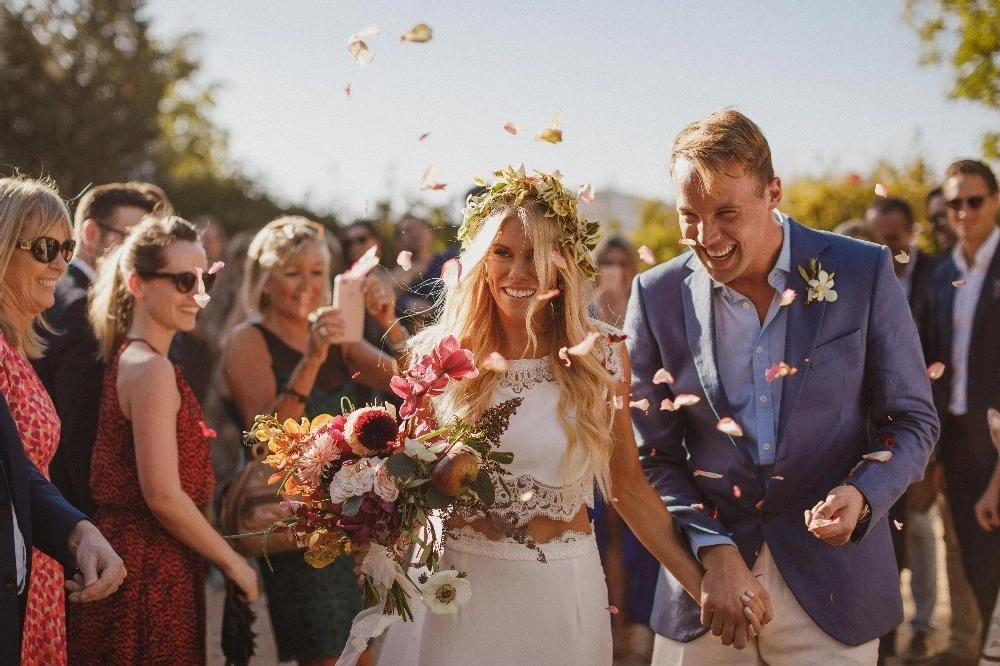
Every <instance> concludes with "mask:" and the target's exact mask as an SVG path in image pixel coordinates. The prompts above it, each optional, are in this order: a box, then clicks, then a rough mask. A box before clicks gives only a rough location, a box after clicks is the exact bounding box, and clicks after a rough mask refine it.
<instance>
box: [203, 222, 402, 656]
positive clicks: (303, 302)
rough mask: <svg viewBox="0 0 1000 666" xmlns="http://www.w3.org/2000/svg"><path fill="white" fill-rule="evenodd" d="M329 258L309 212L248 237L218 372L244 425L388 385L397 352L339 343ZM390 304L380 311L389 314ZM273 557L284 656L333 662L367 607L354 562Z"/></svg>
mask: <svg viewBox="0 0 1000 666" xmlns="http://www.w3.org/2000/svg"><path fill="white" fill-rule="evenodd" d="M330 263H331V256H330V246H329V244H328V242H327V239H326V236H325V231H324V229H323V227H322V226H320V225H318V224H316V223H315V222H311V221H309V220H307V219H305V218H302V217H282V218H279V219H277V220H274V221H273V222H271V223H269V224H268V225H267V226H265V227H264V228H263V229H261V230H260V231H259V232H258V233H257V235H256V236H255V237H254V240H253V242H252V243H251V244H250V251H249V253H248V255H247V264H246V270H245V274H246V278H245V282H244V292H243V294H244V300H245V302H246V304H247V307H248V310H249V312H250V317H249V318H248V320H247V322H245V323H244V324H243V325H241V326H240V327H238V328H236V329H235V330H234V331H233V333H232V335H231V336H230V338H229V341H228V342H227V344H226V347H225V349H224V351H223V357H222V362H221V372H220V374H219V390H220V393H221V395H222V396H223V398H224V399H225V400H227V401H228V402H229V403H230V404H231V407H232V409H231V411H232V412H233V416H234V420H235V421H236V422H237V423H238V424H239V426H240V428H241V429H242V430H249V429H250V427H251V426H252V425H253V422H254V417H255V416H256V415H257V414H263V413H276V414H277V415H278V418H279V419H281V420H284V419H288V418H291V419H295V420H298V419H299V418H301V417H302V416H306V417H308V418H312V417H315V416H316V415H318V414H321V413H324V412H326V413H332V414H339V413H340V412H341V400H342V399H343V398H348V399H350V400H351V402H352V403H353V404H354V405H359V404H361V403H360V402H359V397H358V396H359V393H358V389H359V386H358V383H360V384H365V385H368V386H370V387H372V388H375V389H378V390H381V391H385V392H388V391H389V380H390V378H391V377H392V375H393V374H394V373H395V372H396V364H395V361H394V360H393V359H392V358H391V357H390V356H387V355H385V354H383V353H381V352H379V351H378V350H377V349H375V348H374V347H373V346H372V345H371V344H369V343H367V342H365V341H360V342H343V343H341V342H339V341H340V340H341V338H342V337H343V333H344V330H343V329H344V322H343V318H342V317H341V313H340V312H338V311H337V310H335V309H332V308H330V307H324V305H325V304H327V303H329V302H330V275H331V266H330ZM392 307H393V306H392V305H388V306H383V307H382V309H383V310H387V311H388V312H389V315H390V316H391V315H392ZM355 373H360V374H358V378H357V382H358V383H356V382H355V381H354V380H353V379H352V378H351V377H352V375H353V374H355ZM249 464H256V463H249ZM269 559H270V564H271V566H267V565H264V566H262V567H261V568H262V571H263V575H264V587H265V590H266V592H267V604H268V611H269V613H270V616H271V624H272V626H273V628H274V635H275V639H276V641H277V644H278V657H279V660H280V661H297V662H298V663H299V664H300V666H306V665H314V664H317V665H318V664H332V663H334V660H335V659H336V658H337V657H338V656H339V655H340V653H341V651H342V650H343V649H344V645H345V644H346V642H347V637H348V634H349V633H350V629H351V620H352V619H353V617H354V615H356V614H357V613H358V612H359V611H360V610H361V596H360V593H359V591H358V588H357V586H356V585H355V579H354V575H353V573H352V563H351V561H350V560H349V559H347V558H341V559H340V560H337V561H335V562H334V563H333V564H331V565H330V566H327V567H325V568H322V569H316V568H313V567H311V566H309V565H308V564H306V562H305V561H304V560H303V557H302V552H301V551H296V552H291V553H282V554H274V555H270V558H269ZM272 567H273V571H272V569H271V568H272Z"/></svg>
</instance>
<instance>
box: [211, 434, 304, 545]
mask: <svg viewBox="0 0 1000 666" xmlns="http://www.w3.org/2000/svg"><path fill="white" fill-rule="evenodd" d="M266 455H267V444H265V443H263V442H256V443H255V445H254V447H253V451H252V453H251V456H250V459H249V460H248V461H247V462H246V464H244V465H243V468H242V469H241V470H240V471H239V472H238V473H237V474H236V477H235V478H234V479H233V480H232V481H231V482H230V483H229V485H228V486H227V487H226V489H225V491H223V493H222V503H221V506H220V508H219V528H220V529H221V530H222V534H223V535H224V536H227V537H233V536H236V535H238V534H254V536H245V537H240V538H238V539H230V542H231V543H232V546H233V548H234V549H235V550H236V552H238V553H240V554H241V555H243V556H245V557H261V556H263V555H264V550H263V546H264V536H263V535H262V534H255V533H258V532H263V531H264V530H266V529H267V528H268V527H270V526H271V525H272V524H273V523H274V522H275V521H278V520H281V519H282V518H284V517H285V516H286V515H287V513H286V512H285V511H283V510H282V509H281V506H280V501H281V500H280V499H279V498H278V492H277V491H278V487H277V485H268V483H267V480H268V479H269V478H270V477H271V474H273V473H274V470H272V469H271V468H270V467H268V466H267V465H265V464H264V463H263V460H264V458H265V456H266ZM298 549H299V547H298V545H297V544H296V543H295V541H294V540H293V539H291V538H290V537H289V536H287V535H286V534H282V533H278V532H273V533H271V534H270V535H268V537H267V554H268V555H277V554H280V553H290V552H293V551H296V550H298Z"/></svg>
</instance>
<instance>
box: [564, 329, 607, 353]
mask: <svg viewBox="0 0 1000 666" xmlns="http://www.w3.org/2000/svg"><path fill="white" fill-rule="evenodd" d="M600 337H601V334H600V333H598V332H597V331H591V332H590V333H587V337H585V338H584V339H583V340H581V341H580V342H578V343H576V344H575V345H573V346H572V347H570V348H569V349H567V350H566V353H567V354H569V355H570V356H586V355H587V354H589V353H590V352H591V351H592V350H593V349H594V343H596V342H597V340H598V338H600Z"/></svg>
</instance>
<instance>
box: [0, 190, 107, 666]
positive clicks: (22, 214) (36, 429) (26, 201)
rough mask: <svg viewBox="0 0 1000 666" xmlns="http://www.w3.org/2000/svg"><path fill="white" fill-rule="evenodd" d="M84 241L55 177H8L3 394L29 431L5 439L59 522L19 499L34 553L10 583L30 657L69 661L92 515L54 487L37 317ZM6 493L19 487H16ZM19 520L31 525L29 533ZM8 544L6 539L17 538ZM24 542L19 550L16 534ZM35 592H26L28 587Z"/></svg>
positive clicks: (0, 365) (24, 657)
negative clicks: (85, 525)
mask: <svg viewBox="0 0 1000 666" xmlns="http://www.w3.org/2000/svg"><path fill="white" fill-rule="evenodd" d="M75 244H76V243H75V241H73V240H72V227H71V226H70V220H69V212H68V211H67V210H66V205H65V204H64V203H63V201H62V200H61V199H60V198H59V195H58V194H57V193H56V191H55V190H54V189H53V188H52V187H51V186H50V185H49V184H48V183H46V182H43V181H35V180H30V179H27V178H2V179H0V393H2V394H3V397H4V398H5V402H6V404H7V405H9V409H10V412H9V413H10V415H11V416H12V417H13V422H14V424H15V425H16V429H17V432H18V433H19V434H20V440H21V441H20V442H15V441H13V436H10V437H8V436H7V434H6V432H5V439H8V440H10V441H7V442H6V446H5V448H6V453H7V455H8V456H9V458H10V460H11V461H14V460H16V461H17V462H18V465H19V468H20V472H21V475H22V476H21V479H20V482H21V483H22V484H23V483H24V479H25V475H26V474H30V478H31V480H32V481H31V483H32V487H34V485H35V484H39V486H40V487H41V488H44V490H43V491H41V492H39V493H37V494H36V493H35V492H34V490H33V491H32V496H31V500H32V501H34V500H37V501H38V502H39V505H40V506H39V511H40V515H48V514H44V513H41V511H45V510H47V511H51V512H52V513H51V518H52V519H53V522H54V524H53V526H52V527H53V528H54V529H52V530H48V529H47V527H44V526H36V525H32V523H33V522H34V521H33V520H32V518H33V516H31V514H29V513H27V509H28V506H25V505H24V504H26V503H27V500H28V497H27V496H25V495H22V496H21V497H20V499H21V500H24V502H22V505H21V506H15V509H17V512H16V513H14V514H13V515H14V516H15V522H14V527H15V529H14V531H13V532H12V533H11V535H12V539H13V538H14V537H15V535H18V534H21V535H22V540H21V551H20V552H21V553H22V555H23V554H24V553H27V557H28V558H30V562H23V561H20V560H19V561H18V562H17V565H18V566H17V578H16V579H15V578H14V577H7V578H5V581H6V584H5V586H4V589H5V590H13V589H15V587H16V591H17V593H18V595H19V597H20V598H19V601H21V602H22V605H21V611H22V612H21V613H19V615H20V616H21V618H22V623H23V627H24V633H23V645H22V647H21V650H22V653H21V663H22V664H40V665H49V664H55V665H59V664H65V663H66V619H65V596H64V591H63V584H64V580H65V578H66V576H64V574H63V563H66V562H67V560H68V561H69V563H70V564H69V567H70V568H69V572H70V574H71V575H70V576H69V577H72V572H73V570H74V568H75V566H76V565H75V563H73V560H72V559H71V558H67V557H66V553H65V547H66V540H65V539H66V537H67V533H69V532H70V530H71V529H72V528H73V525H74V524H75V523H76V522H78V521H80V520H81V519H82V518H83V516H82V515H81V514H79V513H78V512H77V511H72V510H69V508H68V507H67V506H65V504H64V502H63V501H62V498H60V497H57V496H56V494H54V493H53V492H52V491H51V489H50V487H49V484H48V481H47V479H48V476H49V463H50V462H51V460H52V456H53V455H54V454H55V452H56V448H57V446H58V444H59V429H60V424H59V415H58V414H57V412H56V409H55V406H54V405H53V404H52V400H51V398H50V397H49V394H48V393H47V392H46V390H45V387H44V386H43V385H42V382H41V380H40V379H39V378H38V375H37V374H36V373H35V370H34V368H32V366H31V364H30V363H29V361H28V359H29V358H33V357H38V356H39V355H40V354H41V353H42V352H43V351H44V350H45V341H44V339H43V338H42V336H41V335H40V334H39V332H38V329H36V328H35V325H36V324H37V325H39V327H40V328H42V329H44V328H46V327H47V325H46V324H45V321H44V319H43V318H42V317H41V315H42V312H43V311H44V310H46V309H47V308H49V307H51V306H52V303H53V300H54V298H55V296H54V294H55V287H56V284H57V283H58V280H59V278H60V276H62V274H63V273H64V272H65V271H66V266H67V263H68V262H69V260H70V259H71V258H72V256H73V250H74V247H75ZM22 443H23V453H22V450H21V449H20V446H21V445H22ZM22 456H23V457H24V458H27V463H28V465H30V468H31V469H32V471H31V472H30V473H29V472H28V471H27V465H25V463H24V462H23V458H22ZM9 482H10V481H9V480H8V483H9ZM24 489H25V488H24V486H23V485H22V486H21V487H20V488H17V487H15V488H14V490H13V494H15V496H16V495H17V493H18V491H21V492H23V491H24ZM6 492H7V493H11V492H12V491H11V490H10V487H9V486H7V487H6ZM15 499H18V498H17V497H15ZM3 506H4V507H6V509H7V510H6V511H4V513H6V514H7V515H11V512H10V504H9V500H8V501H7V502H5V503H4V504H3ZM18 514H20V515H18ZM19 521H20V522H19ZM29 526H30V527H29ZM5 527H6V525H5ZM18 527H21V528H22V530H24V531H23V533H22V532H21V531H20V530H18V529H17V528H18ZM31 527H34V528H35V529H36V530H37V532H38V533H39V543H40V545H42V546H44V550H45V551H46V552H48V553H53V554H54V555H55V556H56V557H52V556H50V555H47V554H46V553H44V552H42V550H39V549H37V548H36V549H31V550H28V549H26V548H25V547H24V546H25V544H29V543H30V538H25V537H26V536H30V532H28V530H29V529H31ZM43 535H44V537H45V538H44V539H43V538H42V536H43ZM52 537H55V541H53V540H51V539H52ZM4 543H5V545H4V548H6V547H7V546H6V544H8V543H11V540H5V542H4ZM14 543H15V557H17V556H16V553H17V552H18V549H17V545H16V544H17V542H16V540H14ZM112 555H113V553H112ZM15 557H11V558H9V559H8V558H7V557H6V556H5V557H4V558H3V561H4V564H5V565H6V564H7V563H8V562H11V563H13V562H14V559H15ZM119 564H120V563H119ZM25 565H27V567H25ZM27 571H30V572H31V574H32V576H33V578H32V581H31V583H32V584H31V585H30V586H28V585H27V577H26V572H27ZM122 573H124V572H122ZM15 580H16V583H17V584H16V586H15V585H14V582H15ZM120 581H121V579H120V578H119V579H118V582H119V583H120ZM116 586H117V585H116ZM25 592H26V599H25V598H24V597H23V596H21V595H22V594H23V593H25ZM8 611H9V607H7V608H5V611H4V616H5V618H6V619H7V620H9V619H10V617H11V616H10V615H9V614H8ZM15 637H17V638H20V637H21V632H20V631H18V632H16V633H14V634H13V635H11V636H10V638H11V639H13V638H15ZM4 642H5V643H7V647H6V648H5V651H4V653H5V654H9V650H10V649H11V646H12V645H14V643H12V642H10V643H8V642H7V641H6V640H5V639H4Z"/></svg>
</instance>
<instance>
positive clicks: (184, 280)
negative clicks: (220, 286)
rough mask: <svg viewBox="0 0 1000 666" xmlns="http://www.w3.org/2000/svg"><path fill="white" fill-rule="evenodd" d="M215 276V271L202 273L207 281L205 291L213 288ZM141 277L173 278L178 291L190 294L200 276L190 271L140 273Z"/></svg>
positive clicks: (203, 278)
mask: <svg viewBox="0 0 1000 666" xmlns="http://www.w3.org/2000/svg"><path fill="white" fill-rule="evenodd" d="M215 276H216V274H215V273H202V276H201V279H202V280H203V281H204V282H205V291H208V290H209V289H211V288H212V285H213V284H215ZM139 277H141V278H142V279H144V280H152V279H154V278H160V279H164V280H173V281H174V284H175V285H176V286H177V291H179V292H181V293H182V294H190V293H191V290H192V289H194V288H195V287H196V286H197V285H198V276H197V275H196V274H194V273H192V272H190V271H184V272H183V273H139Z"/></svg>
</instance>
